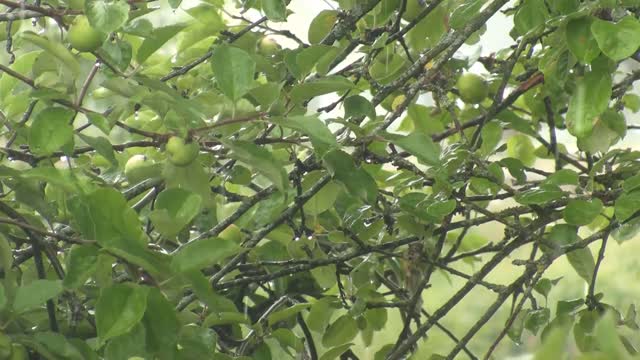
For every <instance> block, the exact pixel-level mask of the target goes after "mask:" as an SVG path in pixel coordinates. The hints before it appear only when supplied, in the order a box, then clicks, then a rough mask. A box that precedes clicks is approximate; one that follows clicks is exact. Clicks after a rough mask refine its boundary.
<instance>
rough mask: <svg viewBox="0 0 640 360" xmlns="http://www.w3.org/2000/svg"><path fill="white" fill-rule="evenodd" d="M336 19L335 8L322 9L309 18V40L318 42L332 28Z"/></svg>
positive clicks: (314, 42) (313, 42)
mask: <svg viewBox="0 0 640 360" xmlns="http://www.w3.org/2000/svg"><path fill="white" fill-rule="evenodd" d="M336 20H338V12H337V11H335V10H322V11H320V13H318V15H317V16H316V17H315V18H313V20H311V24H309V32H308V34H309V42H310V43H312V44H319V43H320V42H321V41H322V40H323V39H324V38H325V37H326V36H327V34H329V31H331V29H332V28H333V25H334V24H335V22H336Z"/></svg>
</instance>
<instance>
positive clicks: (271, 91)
mask: <svg viewBox="0 0 640 360" xmlns="http://www.w3.org/2000/svg"><path fill="white" fill-rule="evenodd" d="M281 89H282V85H281V84H277V83H272V82H270V83H266V84H263V85H258V86H256V87H254V88H253V89H251V90H249V95H251V96H252V97H253V98H254V99H256V101H257V102H258V103H259V104H260V105H261V106H263V108H267V107H268V106H270V105H271V104H273V103H274V102H275V101H276V100H278V97H279V95H280V91H281Z"/></svg>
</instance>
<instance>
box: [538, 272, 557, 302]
mask: <svg viewBox="0 0 640 360" xmlns="http://www.w3.org/2000/svg"><path fill="white" fill-rule="evenodd" d="M560 280H562V277H559V278H557V279H553V280H550V279H547V278H542V279H540V280H539V281H538V282H537V283H536V285H535V286H534V287H533V290H535V291H537V292H538V293H540V294H541V295H542V296H544V297H545V298H546V297H547V296H549V293H550V292H551V288H553V287H554V286H555V285H556V284H558V282H559V281H560Z"/></svg>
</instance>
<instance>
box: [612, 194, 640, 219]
mask: <svg viewBox="0 0 640 360" xmlns="http://www.w3.org/2000/svg"><path fill="white" fill-rule="evenodd" d="M614 209H615V212H614V213H615V215H616V219H618V221H621V222H622V221H625V220H627V219H629V218H630V217H631V216H633V215H634V214H635V213H636V211H638V210H640V191H633V192H630V193H622V194H620V196H619V197H618V198H617V199H616V202H615V205H614Z"/></svg>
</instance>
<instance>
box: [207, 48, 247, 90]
mask: <svg viewBox="0 0 640 360" xmlns="http://www.w3.org/2000/svg"><path fill="white" fill-rule="evenodd" d="M211 68H212V69H213V73H214V75H215V77H216V82H217V83H218V87H219V88H220V90H221V91H222V93H223V94H225V95H226V96H227V97H229V98H230V99H231V100H233V101H236V100H238V99H240V98H241V97H243V96H244V95H245V94H246V93H247V92H248V91H249V90H250V89H251V88H252V86H253V75H254V73H255V70H256V62H255V61H254V60H253V58H251V56H250V55H249V54H247V53H246V52H245V51H244V50H242V49H239V48H236V47H232V46H226V45H221V46H218V47H217V48H216V49H215V50H214V52H213V56H212V57H211Z"/></svg>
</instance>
